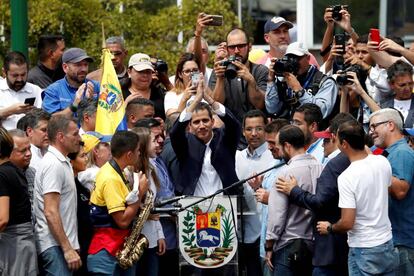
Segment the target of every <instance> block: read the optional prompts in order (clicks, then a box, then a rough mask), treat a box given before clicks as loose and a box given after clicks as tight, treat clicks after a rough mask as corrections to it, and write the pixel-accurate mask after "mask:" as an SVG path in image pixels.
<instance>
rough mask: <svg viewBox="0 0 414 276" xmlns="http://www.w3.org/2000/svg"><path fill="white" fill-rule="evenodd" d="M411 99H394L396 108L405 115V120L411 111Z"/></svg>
mask: <svg viewBox="0 0 414 276" xmlns="http://www.w3.org/2000/svg"><path fill="white" fill-rule="evenodd" d="M411 101H412V100H411V99H408V100H402V101H401V100H397V99H394V108H395V109H397V110H398V111H400V112H401V114H402V115H403V116H404V121H405V120H406V119H407V116H408V112H410V107H411Z"/></svg>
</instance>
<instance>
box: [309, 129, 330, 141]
mask: <svg viewBox="0 0 414 276" xmlns="http://www.w3.org/2000/svg"><path fill="white" fill-rule="evenodd" d="M313 136H315V137H316V138H323V139H325V138H331V137H332V132H330V131H329V128H327V129H326V130H324V131H316V132H314V133H313Z"/></svg>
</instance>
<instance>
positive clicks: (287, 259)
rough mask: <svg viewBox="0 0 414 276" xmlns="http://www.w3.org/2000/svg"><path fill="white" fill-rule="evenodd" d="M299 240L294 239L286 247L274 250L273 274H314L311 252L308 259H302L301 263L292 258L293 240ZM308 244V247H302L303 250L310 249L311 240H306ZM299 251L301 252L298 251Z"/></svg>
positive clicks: (278, 275)
mask: <svg viewBox="0 0 414 276" xmlns="http://www.w3.org/2000/svg"><path fill="white" fill-rule="evenodd" d="M297 241H299V239H298V240H292V241H291V242H290V243H289V244H288V245H286V246H285V247H283V248H281V249H279V250H277V251H276V252H273V256H272V264H273V267H274V269H273V275H274V276H280V275H283V276H295V275H301V276H306V275H311V274H312V255H311V254H310V253H309V254H308V255H307V257H306V259H303V260H302V261H301V264H298V263H295V262H294V260H292V254H293V251H294V249H293V246H294V244H293V242H297ZM302 241H303V242H304V243H306V244H307V249H305V248H302V250H310V249H309V247H310V246H309V245H308V243H309V242H305V241H304V240H302ZM296 253H299V252H296ZM302 253H303V252H302Z"/></svg>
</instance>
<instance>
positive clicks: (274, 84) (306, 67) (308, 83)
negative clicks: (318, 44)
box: [265, 42, 338, 119]
mask: <svg viewBox="0 0 414 276" xmlns="http://www.w3.org/2000/svg"><path fill="white" fill-rule="evenodd" d="M275 64H276V66H275ZM275 67H276V68H275ZM275 69H276V70H275ZM275 75H277V77H278V78H276V76H275ZM282 77H283V78H282ZM282 79H283V80H282ZM337 95H338V88H337V86H336V83H335V81H334V80H333V79H332V78H330V77H327V76H326V75H324V74H322V73H321V72H320V71H318V69H316V67H314V66H313V65H310V64H309V52H308V49H307V48H306V47H305V45H304V44H303V43H301V42H294V43H292V44H290V45H289V46H288V48H287V50H286V55H285V57H284V58H283V59H282V60H279V61H276V60H275V59H273V60H272V63H271V66H270V70H269V77H268V84H267V89H266V97H265V104H266V110H267V112H269V113H271V114H273V115H274V116H275V117H283V118H287V119H290V117H291V114H290V113H291V111H292V109H294V108H295V107H297V106H299V105H301V104H304V103H314V104H316V105H317V106H319V107H320V109H321V112H322V115H323V118H324V119H325V118H327V117H328V115H329V114H330V113H331V112H332V110H333V107H334V104H335V102H336V97H337Z"/></svg>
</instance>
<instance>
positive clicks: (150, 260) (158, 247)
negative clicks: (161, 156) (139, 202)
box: [132, 127, 166, 276]
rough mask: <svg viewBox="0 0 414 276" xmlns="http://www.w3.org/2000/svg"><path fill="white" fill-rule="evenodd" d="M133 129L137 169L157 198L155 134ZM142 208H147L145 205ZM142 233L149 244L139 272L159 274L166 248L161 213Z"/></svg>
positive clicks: (147, 275) (150, 218)
mask: <svg viewBox="0 0 414 276" xmlns="http://www.w3.org/2000/svg"><path fill="white" fill-rule="evenodd" d="M132 131H133V132H135V133H136V134H137V135H138V137H139V152H140V157H139V160H138V161H137V165H136V168H135V171H136V172H138V171H142V172H143V173H145V175H146V176H147V178H148V183H149V189H150V190H151V192H152V193H153V199H155V197H156V195H157V190H158V189H159V187H160V183H159V180H158V177H157V174H156V172H155V168H154V167H153V165H152V164H151V162H150V158H155V157H156V152H155V147H156V145H157V144H156V139H155V136H154V135H153V134H152V133H151V132H150V130H149V129H148V128H142V127H138V128H134V129H133V130H132ZM134 178H136V177H134ZM135 181H136V179H134V182H135ZM147 196H148V195H147ZM141 208H145V206H143V207H141ZM141 233H142V234H143V235H145V237H147V239H148V242H149V246H148V249H146V250H145V252H144V255H143V256H142V257H141V259H140V260H139V262H138V263H137V274H138V275H146V276H157V275H158V264H159V259H158V258H159V257H158V256H160V255H163V254H164V253H165V250H166V244H165V238H164V233H163V230H162V226H161V223H160V221H159V215H150V216H149V217H148V220H147V221H146V222H145V223H144V227H143V229H142V231H141Z"/></svg>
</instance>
